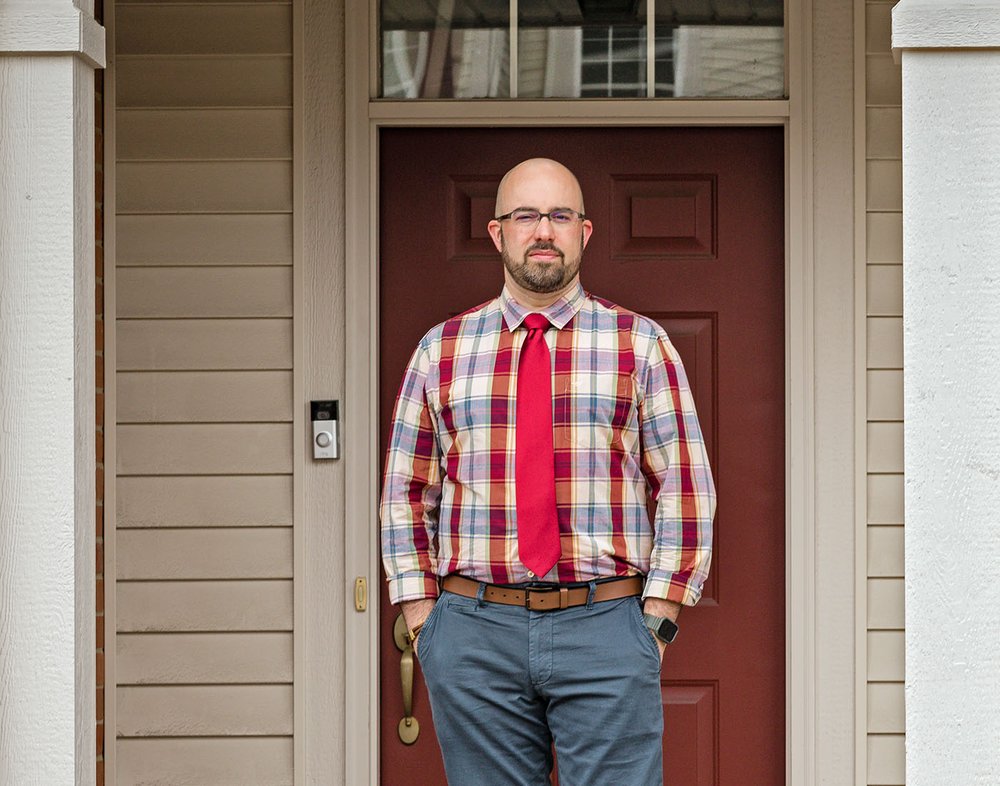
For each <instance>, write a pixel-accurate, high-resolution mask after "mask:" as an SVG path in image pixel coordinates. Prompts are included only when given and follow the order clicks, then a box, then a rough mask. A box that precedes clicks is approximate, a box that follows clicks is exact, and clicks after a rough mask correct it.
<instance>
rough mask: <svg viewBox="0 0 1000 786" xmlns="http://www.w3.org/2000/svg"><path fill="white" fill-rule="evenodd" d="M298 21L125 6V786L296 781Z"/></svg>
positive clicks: (258, 13) (118, 569)
mask: <svg viewBox="0 0 1000 786" xmlns="http://www.w3.org/2000/svg"><path fill="white" fill-rule="evenodd" d="M291 17H292V8H291V5H290V3H287V2H254V3H209V2H204V3H179V2H148V0H143V2H128V0H118V2H117V3H116V4H115V42H114V46H115V51H116V54H117V63H116V76H117V81H116V84H117V97H118V103H117V109H116V115H115V127H116V149H115V159H116V172H115V177H116V187H117V200H116V248H117V252H116V260H115V297H116V317H117V320H116V333H117V344H116V350H117V355H116V357H117V363H116V368H115V369H114V372H115V384H116V394H117V406H116V422H115V444H116V467H115V470H116V496H117V504H116V510H115V544H116V551H115V555H116V559H115V565H114V566H113V570H114V577H115V581H116V599H117V615H116V619H115V624H116V639H117V645H116V670H115V686H114V687H115V710H116V716H115V717H116V722H115V730H114V743H115V745H116V754H117V755H116V760H117V766H116V772H115V773H113V774H109V782H114V783H120V784H131V783H161V784H182V783H213V784H254V783H267V784H280V783H285V784H290V783H292V780H293V779H292V758H293V742H292V719H293V708H292V695H293V684H292V676H293V675H292V663H293V660H292V657H293V656H292V619H293V615H292V576H293V574H292V475H291V472H292V414H293V413H292V303H293V300H292V108H291V103H292V61H291V51H292V34H291V30H292V19H291Z"/></svg>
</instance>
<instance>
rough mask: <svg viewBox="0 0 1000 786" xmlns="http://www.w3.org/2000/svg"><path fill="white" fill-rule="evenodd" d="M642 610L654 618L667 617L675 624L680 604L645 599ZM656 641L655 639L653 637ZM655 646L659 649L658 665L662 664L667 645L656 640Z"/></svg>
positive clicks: (671, 601)
mask: <svg viewBox="0 0 1000 786" xmlns="http://www.w3.org/2000/svg"><path fill="white" fill-rule="evenodd" d="M642 610H643V611H644V612H645V613H646V614H652V615H653V616H654V617H667V618H668V619H669V620H671V621H672V622H677V617H679V616H680V613H681V604H680V603H678V602H677V601H673V600H663V599H662V598H646V600H645V602H644V603H643V606H642ZM653 638H654V639H656V637H655V636H654V637H653ZM656 646H657V647H659V648H660V663H663V654H664V653H665V652H666V651H667V645H666V644H664V643H663V642H662V641H660V640H659V639H656Z"/></svg>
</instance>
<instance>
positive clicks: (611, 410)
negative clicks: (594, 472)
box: [556, 373, 638, 451]
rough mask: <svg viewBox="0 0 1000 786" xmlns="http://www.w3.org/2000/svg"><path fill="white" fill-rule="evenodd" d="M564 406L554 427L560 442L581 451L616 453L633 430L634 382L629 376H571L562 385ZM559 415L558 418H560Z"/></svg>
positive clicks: (632, 377) (558, 412) (621, 374)
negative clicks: (560, 431) (561, 438)
mask: <svg viewBox="0 0 1000 786" xmlns="http://www.w3.org/2000/svg"><path fill="white" fill-rule="evenodd" d="M563 391H564V392H563V395H564V396H565V403H564V406H563V407H562V413H560V411H559V410H560V406H559V402H557V405H556V419H557V422H558V421H562V422H560V423H559V425H558V426H557V430H559V427H561V428H562V430H563V431H564V439H565V440H566V442H568V443H569V444H571V445H572V446H573V447H575V448H579V449H584V450H595V451H603V450H614V449H620V448H621V446H622V444H623V443H624V441H625V436H626V435H627V434H629V433H630V432H634V431H635V430H636V428H637V424H636V418H637V414H636V413H637V411H638V410H637V406H636V401H635V391H636V382H635V378H634V376H633V375H632V374H631V373H619V374H613V373H606V374H592V375H583V374H573V375H571V376H570V377H568V378H567V380H566V382H565V383H564V384H563ZM560 414H561V415H562V417H560Z"/></svg>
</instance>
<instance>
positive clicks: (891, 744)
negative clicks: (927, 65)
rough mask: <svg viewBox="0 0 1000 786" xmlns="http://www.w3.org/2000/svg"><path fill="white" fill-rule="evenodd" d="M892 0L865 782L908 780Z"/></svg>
mask: <svg viewBox="0 0 1000 786" xmlns="http://www.w3.org/2000/svg"><path fill="white" fill-rule="evenodd" d="M893 5H894V2H892V1H891V0H890V1H889V2H886V1H885V0H868V1H867V5H866V26H865V42H866V52H867V56H866V63H867V68H866V72H867V73H866V104H867V106H866V112H865V121H866V122H865V127H866V135H865V136H866V139H865V158H866V173H865V175H866V176H865V182H866V191H867V204H866V216H867V221H866V230H867V231H866V236H867V266H866V274H867V275H866V278H867V281H866V284H867V286H866V289H867V304H866V309H867V311H866V313H867V328H868V330H867V342H868V343H867V347H868V356H867V367H868V372H867V375H868V376H867V388H868V401H867V419H868V484H867V485H868V488H867V493H868V506H867V510H868V516H867V522H868V527H867V530H868V538H867V539H868V549H867V551H868V566H867V575H868V623H867V627H868V634H867V651H868V674H867V680H868V686H867V706H868V711H867V734H868V745H867V754H868V778H867V782H868V783H869V784H870V786H901V784H903V783H905V780H906V772H905V770H906V754H905V747H904V746H905V723H904V698H903V697H904V682H903V679H904V655H903V651H904V646H903V624H904V621H903V266H902V260H903V216H902V209H903V204H902V129H901V118H902V111H901V108H900V103H901V93H900V90H901V88H900V78H901V77H900V68H899V66H898V65H896V64H895V63H894V62H893V60H892V54H891V51H890V40H891V11H892V6H893Z"/></svg>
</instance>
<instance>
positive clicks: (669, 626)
mask: <svg viewBox="0 0 1000 786" xmlns="http://www.w3.org/2000/svg"><path fill="white" fill-rule="evenodd" d="M642 618H643V620H645V622H646V627H647V628H649V632H650V633H652V634H653V635H654V636H655V637H656V638H657V639H659V640H660V641H662V642H663V643H664V644H669V643H670V642H672V641H673V640H674V639H675V638H676V637H677V623H676V622H674V621H673V620H672V619H670V618H669V617H654V616H653V615H652V614H643V615H642Z"/></svg>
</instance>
